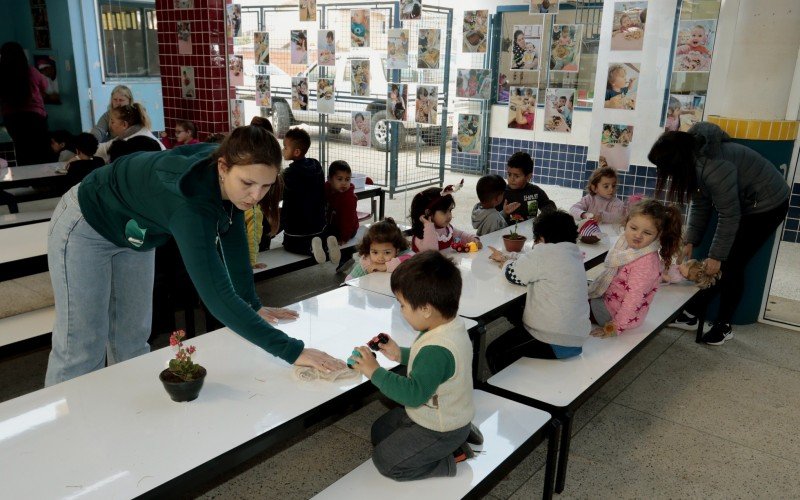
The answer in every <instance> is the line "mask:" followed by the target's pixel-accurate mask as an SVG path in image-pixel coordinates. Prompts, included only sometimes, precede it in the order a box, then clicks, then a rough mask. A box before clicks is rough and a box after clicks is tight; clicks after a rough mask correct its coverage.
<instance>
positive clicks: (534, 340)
mask: <svg viewBox="0 0 800 500" xmlns="http://www.w3.org/2000/svg"><path fill="white" fill-rule="evenodd" d="M533 228H534V229H533V232H534V241H535V245H534V246H533V250H531V251H530V252H527V253H523V254H520V255H519V257H518V258H517V259H516V260H513V259H512V258H511V257H508V256H507V255H505V254H503V253H502V252H500V251H499V250H497V249H494V248H492V255H491V256H490V257H489V258H491V259H492V260H494V261H497V262H500V263H504V265H503V274H504V275H505V277H506V278H507V279H508V281H510V282H511V283H514V284H515V285H521V286H527V287H528V296H527V299H526V302H525V310H524V312H523V313H522V327H518V328H514V329H512V330H510V331H508V332H506V333H505V334H503V335H502V336H500V337H499V338H497V339H496V340H495V341H494V342H492V343H491V344H490V345H489V348H488V349H487V350H486V360H487V361H488V363H489V368H490V369H491V370H492V373H497V372H498V371H500V370H502V369H503V368H505V367H506V366H508V365H510V364H511V363H513V362H514V361H516V360H517V359H519V358H520V357H522V356H526V357H529V358H540V359H541V358H543V359H561V358H569V357H572V356H577V355H579V354H580V353H581V352H582V347H583V343H584V342H585V341H586V339H587V338H588V337H589V332H590V331H591V323H590V322H589V319H588V318H587V316H586V315H587V314H589V302H588V300H587V294H586V271H585V270H584V267H583V255H582V253H581V251H580V249H579V248H578V246H577V245H576V244H575V241H576V240H577V238H578V227H577V226H576V225H575V221H574V220H573V218H572V216H571V215H570V214H568V213H567V212H564V211H563V210H557V211H545V212H542V213H541V215H539V216H538V217H537V218H536V219H535V221H534V224H533Z"/></svg>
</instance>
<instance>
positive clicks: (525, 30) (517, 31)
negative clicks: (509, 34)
mask: <svg viewBox="0 0 800 500" xmlns="http://www.w3.org/2000/svg"><path fill="white" fill-rule="evenodd" d="M542 29H543V28H542V25H541V24H525V25H515V26H514V37H513V43H512V44H511V48H510V51H511V69H512V70H517V71H536V70H538V69H539V61H540V59H541V53H542Z"/></svg>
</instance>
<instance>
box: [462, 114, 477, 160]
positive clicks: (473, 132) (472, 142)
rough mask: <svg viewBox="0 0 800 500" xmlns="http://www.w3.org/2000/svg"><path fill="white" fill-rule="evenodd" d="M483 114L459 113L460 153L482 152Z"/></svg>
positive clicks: (475, 153) (474, 153)
mask: <svg viewBox="0 0 800 500" xmlns="http://www.w3.org/2000/svg"><path fill="white" fill-rule="evenodd" d="M480 132H481V116H480V115H471V114H464V115H458V136H457V137H456V144H457V149H458V152H459V153H467V154H473V155H479V154H481V133H480Z"/></svg>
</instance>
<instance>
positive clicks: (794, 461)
mask: <svg viewBox="0 0 800 500" xmlns="http://www.w3.org/2000/svg"><path fill="white" fill-rule="evenodd" d="M612 403H613V404H615V405H617V406H620V407H622V408H626V409H628V410H631V411H635V412H638V413H642V414H644V415H649V416H651V417H653V418H657V419H659V420H663V421H665V422H670V423H672V424H675V425H678V426H681V427H684V428H686V429H691V430H693V431H696V432H699V433H700V434H705V435H707V436H712V437H715V438H717V439H721V440H722V441H725V442H727V443H730V444H735V445H736V446H741V447H742V448H745V449H747V450H750V451H757V452H759V453H763V454H765V455H769V456H771V457H773V458H777V459H780V460H785V461H786V462H789V463H792V464H796V465H800V461H797V460H792V459H791V458H786V457H782V456H780V455H776V454H775V453H772V452H770V451H766V450H761V449H759V448H753V447H752V446H748V445H746V444H743V443H739V442H737V441H734V440H732V439H730V438H727V437H724V436H718V435H717V434H713V433H711V432H708V431H704V430H702V429H698V428H697V427H693V426H691V425H687V424H685V423H682V422H676V421H675V420H671V419H669V418H666V417H664V416H663V415H656V414H655V413H650V412H649V411H645V410H641V409H639V408H634V407H632V406H628V405H626V404H623V403H618V402H616V401H612Z"/></svg>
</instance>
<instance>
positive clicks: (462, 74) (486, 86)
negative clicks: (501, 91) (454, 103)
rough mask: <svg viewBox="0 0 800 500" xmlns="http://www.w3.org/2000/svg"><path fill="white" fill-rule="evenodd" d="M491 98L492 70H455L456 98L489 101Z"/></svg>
mask: <svg viewBox="0 0 800 500" xmlns="http://www.w3.org/2000/svg"><path fill="white" fill-rule="evenodd" d="M491 96H492V70H490V69H458V70H456V97H464V98H467V99H489V98H490V97H491Z"/></svg>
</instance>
